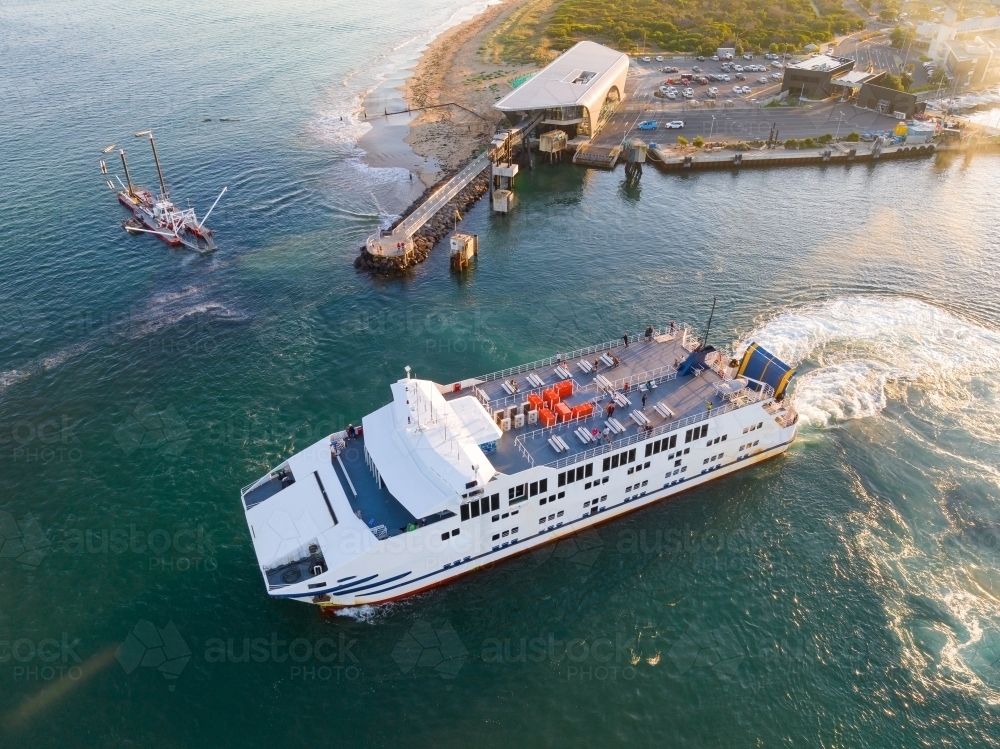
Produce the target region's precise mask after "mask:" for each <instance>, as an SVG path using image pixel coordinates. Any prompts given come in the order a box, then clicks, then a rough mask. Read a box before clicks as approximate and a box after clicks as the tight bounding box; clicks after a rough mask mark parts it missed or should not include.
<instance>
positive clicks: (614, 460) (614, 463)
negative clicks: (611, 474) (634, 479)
mask: <svg viewBox="0 0 1000 749" xmlns="http://www.w3.org/2000/svg"><path fill="white" fill-rule="evenodd" d="M611 467H612V468H617V467H618V456H617V455H612V456H611Z"/></svg>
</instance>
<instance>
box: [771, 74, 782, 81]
mask: <svg viewBox="0 0 1000 749" xmlns="http://www.w3.org/2000/svg"><path fill="white" fill-rule="evenodd" d="M771 78H773V79H774V80H776V81H780V80H781V73H771Z"/></svg>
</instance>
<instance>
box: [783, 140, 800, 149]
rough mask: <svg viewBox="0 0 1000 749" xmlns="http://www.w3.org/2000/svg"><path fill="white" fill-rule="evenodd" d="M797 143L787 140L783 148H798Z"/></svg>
mask: <svg viewBox="0 0 1000 749" xmlns="http://www.w3.org/2000/svg"><path fill="white" fill-rule="evenodd" d="M798 147H799V142H798V141H797V140H795V138H789V139H788V140H786V141H785V148H798Z"/></svg>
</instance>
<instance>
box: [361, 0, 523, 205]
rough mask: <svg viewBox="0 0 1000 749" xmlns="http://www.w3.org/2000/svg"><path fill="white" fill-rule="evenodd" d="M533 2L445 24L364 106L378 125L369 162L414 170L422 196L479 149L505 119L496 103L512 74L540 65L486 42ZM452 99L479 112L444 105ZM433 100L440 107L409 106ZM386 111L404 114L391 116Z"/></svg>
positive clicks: (368, 148) (364, 140)
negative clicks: (490, 51)
mask: <svg viewBox="0 0 1000 749" xmlns="http://www.w3.org/2000/svg"><path fill="white" fill-rule="evenodd" d="M527 2H530V0H501V1H500V2H497V3H494V4H491V5H487V6H486V7H485V8H484V9H483V10H482V11H480V12H478V13H476V14H475V15H474V16H472V17H471V18H469V19H467V20H465V21H462V22H460V23H458V24H456V25H455V26H452V27H450V28H447V29H445V30H444V31H442V32H441V33H440V34H438V35H437V36H436V37H434V39H432V40H431V41H430V43H429V44H428V45H427V46H426V47H425V48H424V49H423V50H422V51H421V52H420V53H419V54H418V56H417V57H416V58H415V59H414V60H413V61H412V63H411V64H409V65H407V66H405V67H402V68H400V69H399V70H398V71H396V73H395V74H394V75H392V76H390V77H389V78H387V79H386V80H385V81H384V82H383V83H382V84H380V85H379V86H377V87H376V88H375V89H374V90H373V91H372V92H370V93H369V94H368V95H367V96H366V97H365V99H364V101H363V102H362V108H363V110H364V112H365V116H366V118H367V121H368V122H369V123H370V124H371V126H372V128H371V130H369V131H368V132H367V133H365V134H364V135H363V136H362V137H361V139H360V140H359V141H358V146H359V147H360V148H361V149H362V150H364V151H365V156H364V158H363V161H364V163H366V164H367V165H368V166H371V167H376V168H403V169H406V170H407V171H409V172H410V174H411V175H412V177H411V179H413V182H414V197H415V199H418V200H419V194H422V193H423V192H424V190H423V189H418V188H430V187H433V186H434V185H436V184H438V183H439V182H440V181H441V180H442V179H443V178H445V177H446V176H448V175H450V174H452V173H454V172H456V171H457V170H458V169H460V168H461V167H462V165H464V164H465V163H467V162H468V161H469V159H470V158H472V157H473V156H474V155H476V154H477V153H478V152H479V150H480V149H481V147H482V146H484V145H485V144H486V143H487V142H488V141H489V139H490V137H491V136H492V134H493V131H494V129H495V127H496V125H497V123H499V122H500V121H501V119H502V117H501V116H500V115H499V113H497V112H495V111H493V110H492V105H493V103H494V102H495V101H496V100H498V99H500V98H501V97H502V96H504V95H506V94H507V93H508V92H509V91H511V90H512V89H511V88H510V85H509V84H508V83H507V80H509V79H510V78H512V77H514V76H515V75H518V74H520V73H523V72H529V71H532V70H536V69H537V68H536V67H535V66H533V65H531V66H529V65H506V64H494V63H488V62H485V61H484V60H483V59H482V56H481V54H480V52H479V48H480V47H481V46H482V42H483V40H484V39H485V38H486V37H488V36H489V35H490V34H491V33H492V32H493V31H494V30H495V29H496V27H497V26H498V25H499V24H500V23H502V22H503V21H504V20H506V18H507V16H509V14H510V13H511V12H513V11H514V10H516V9H517V8H519V7H521V6H522V5H524V4H525V3H527ZM449 103H456V104H459V105H460V106H461V107H465V108H466V109H468V110H471V112H468V111H464V110H462V109H461V108H459V107H454V106H437V105H442V104H449ZM425 106H436V107H437V108H435V109H433V110H430V111H425V112H406V111H405V110H407V109H410V108H418V107H425ZM386 111H388V112H390V113H391V112H399V114H389V115H388V116H386V114H385V112H386ZM472 112H474V113H476V114H472ZM476 115H479V116H476ZM418 193H419V194H418ZM404 215H405V212H404Z"/></svg>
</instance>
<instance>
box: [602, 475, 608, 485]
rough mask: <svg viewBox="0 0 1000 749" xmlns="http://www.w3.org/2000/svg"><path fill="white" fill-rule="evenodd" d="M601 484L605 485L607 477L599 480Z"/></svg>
mask: <svg viewBox="0 0 1000 749" xmlns="http://www.w3.org/2000/svg"><path fill="white" fill-rule="evenodd" d="M601 483H602V484H606V483H608V477H607V476H605V477H604V478H603V479H601Z"/></svg>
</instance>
